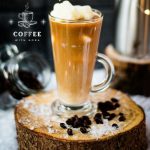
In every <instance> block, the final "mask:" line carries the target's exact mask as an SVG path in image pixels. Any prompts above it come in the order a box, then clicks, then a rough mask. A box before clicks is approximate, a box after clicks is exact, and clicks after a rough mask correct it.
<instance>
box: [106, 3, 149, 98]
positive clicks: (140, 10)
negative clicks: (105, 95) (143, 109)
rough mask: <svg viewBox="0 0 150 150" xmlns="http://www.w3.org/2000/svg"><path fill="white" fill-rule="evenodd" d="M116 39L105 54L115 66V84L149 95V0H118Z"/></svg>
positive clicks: (125, 90)
mask: <svg viewBox="0 0 150 150" xmlns="http://www.w3.org/2000/svg"><path fill="white" fill-rule="evenodd" d="M116 7H117V12H118V14H117V22H116V38H115V44H114V46H112V45H109V46H108V47H107V48H106V54H107V55H108V56H109V57H110V58H111V59H112V61H113V62H114V65H115V68H116V78H115V80H114V82H113V84H112V86H113V87H115V88H117V89H120V90H122V91H124V92H128V93H130V94H142V95H147V96H149V95H150V0H125V1H124V0H118V1H116Z"/></svg>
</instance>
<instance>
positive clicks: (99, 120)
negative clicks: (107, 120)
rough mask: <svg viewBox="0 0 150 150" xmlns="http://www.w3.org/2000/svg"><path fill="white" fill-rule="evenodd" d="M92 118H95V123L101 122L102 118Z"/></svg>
mask: <svg viewBox="0 0 150 150" xmlns="http://www.w3.org/2000/svg"><path fill="white" fill-rule="evenodd" d="M94 120H95V122H96V124H103V120H102V119H100V118H95V119H94Z"/></svg>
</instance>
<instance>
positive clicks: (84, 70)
mask: <svg viewBox="0 0 150 150" xmlns="http://www.w3.org/2000/svg"><path fill="white" fill-rule="evenodd" d="M93 11H94V12H95V14H96V15H95V17H93V18H92V19H90V20H75V21H74V20H63V19H59V18H55V17H53V16H51V15H50V16H49V19H50V27H51V39H52V46H53V56H54V64H55V71H56V79H57V86H58V96H59V97H58V100H56V101H55V102H54V103H53V105H52V108H53V110H54V112H55V113H56V114H58V115H62V114H63V115H64V114H66V115H70V114H72V113H75V114H77V113H82V114H87V115H88V114H90V113H92V109H93V105H92V102H91V101H90V98H89V94H90V92H98V91H103V90H105V89H106V88H108V86H109V85H110V82H111V80H112V77H113V74H114V67H113V65H112V63H111V61H110V60H109V59H108V58H107V57H106V56H105V55H103V54H100V53H97V51H98V44H99V36H100V31H101V26H102V22H103V17H102V15H101V12H99V11H98V10H93ZM96 58H97V61H98V62H100V63H101V64H102V65H103V66H104V68H105V70H106V79H105V80H104V81H103V82H102V83H99V84H97V85H94V86H93V87H91V81H92V76H93V70H94V66H95V61H96Z"/></svg>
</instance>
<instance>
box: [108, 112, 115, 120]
mask: <svg viewBox="0 0 150 150" xmlns="http://www.w3.org/2000/svg"><path fill="white" fill-rule="evenodd" d="M115 117H116V114H115V113H112V114H110V116H109V117H108V120H109V121H110V120H112V119H114V118H115Z"/></svg>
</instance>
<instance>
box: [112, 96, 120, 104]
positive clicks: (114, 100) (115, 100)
mask: <svg viewBox="0 0 150 150" xmlns="http://www.w3.org/2000/svg"><path fill="white" fill-rule="evenodd" d="M111 101H112V102H114V103H118V101H119V100H118V99H116V98H114V97H113V98H111Z"/></svg>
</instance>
